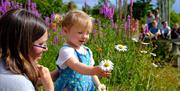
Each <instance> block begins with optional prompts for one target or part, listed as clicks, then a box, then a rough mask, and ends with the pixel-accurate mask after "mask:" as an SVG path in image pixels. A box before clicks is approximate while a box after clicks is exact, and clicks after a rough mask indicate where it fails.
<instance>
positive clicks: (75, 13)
mask: <svg viewBox="0 0 180 91" xmlns="http://www.w3.org/2000/svg"><path fill="white" fill-rule="evenodd" d="M72 26H78V27H81V29H82V30H84V31H89V32H91V31H92V20H91V17H90V16H89V15H88V14H86V13H85V12H83V11H80V10H72V11H69V12H68V13H67V14H66V15H65V17H64V19H63V21H62V27H63V28H67V29H68V30H70V28H71V27H72Z"/></svg>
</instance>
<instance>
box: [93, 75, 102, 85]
mask: <svg viewBox="0 0 180 91" xmlns="http://www.w3.org/2000/svg"><path fill="white" fill-rule="evenodd" d="M92 78H93V82H94V84H95V86H96V88H98V86H99V85H100V84H101V83H100V81H99V78H98V76H96V75H94V76H92Z"/></svg>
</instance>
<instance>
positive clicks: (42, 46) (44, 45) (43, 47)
mask: <svg viewBox="0 0 180 91" xmlns="http://www.w3.org/2000/svg"><path fill="white" fill-rule="evenodd" d="M33 46H35V47H39V48H42V49H47V48H48V47H47V44H43V45H37V44H33Z"/></svg>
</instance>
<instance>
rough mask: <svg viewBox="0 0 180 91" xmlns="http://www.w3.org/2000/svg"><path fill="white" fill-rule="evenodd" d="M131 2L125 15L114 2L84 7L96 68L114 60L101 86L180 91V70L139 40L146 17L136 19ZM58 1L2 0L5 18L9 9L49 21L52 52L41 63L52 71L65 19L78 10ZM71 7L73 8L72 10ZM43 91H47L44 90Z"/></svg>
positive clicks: (110, 90) (130, 90)
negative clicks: (74, 10) (90, 22)
mask: <svg viewBox="0 0 180 91" xmlns="http://www.w3.org/2000/svg"><path fill="white" fill-rule="evenodd" d="M52 1H54V2H55V1H56V0H52ZM85 1H86V0H85ZM117 1H118V0H117ZM119 1H121V0H119ZM122 1H124V0H122ZM130 1H131V2H130V3H129V5H127V7H129V8H127V9H126V8H125V9H120V10H122V11H123V13H124V14H121V16H120V15H118V14H119V13H120V12H118V11H117V10H118V9H117V7H115V6H113V5H112V4H111V3H110V0H99V2H100V4H98V5H97V6H95V7H94V8H89V7H88V6H87V7H83V8H84V10H86V12H87V13H88V14H89V15H90V17H92V22H93V26H94V28H93V32H92V33H91V35H90V39H89V41H88V42H87V43H86V46H88V47H89V48H90V49H91V50H92V52H93V57H94V60H95V65H99V64H100V63H101V61H103V60H110V61H111V62H112V63H110V64H111V65H112V64H113V67H112V68H109V69H111V72H112V75H111V76H110V77H109V78H103V77H100V81H101V83H102V84H104V85H106V87H107V91H180V69H179V68H178V67H173V66H172V62H171V61H170V62H169V61H168V62H166V61H164V60H166V58H164V57H162V56H161V55H159V54H158V53H157V52H156V53H155V52H154V48H155V47H154V45H153V44H152V42H151V41H147V42H146V41H144V42H142V41H139V33H140V31H141V24H143V23H144V21H145V17H146V16H144V17H143V16H142V17H141V16H139V18H141V19H139V20H136V19H134V18H133V14H134V13H133V11H134V9H133V8H134V7H133V2H132V1H133V0H130ZM137 1H143V0H137ZM57 2H58V1H57ZM57 2H55V3H53V2H50V1H49V2H48V1H46V3H45V2H44V3H42V2H41V1H39V0H33V1H31V0H27V2H21V0H19V2H18V0H17V2H15V1H14V0H1V6H0V14H1V15H3V14H4V13H5V12H6V11H7V10H9V9H12V8H19V7H20V8H26V9H28V10H30V11H32V12H33V13H34V14H35V15H37V16H40V17H42V18H43V19H44V20H45V21H46V22H47V24H48V25H49V27H50V28H49V30H48V31H49V39H48V51H47V52H46V53H44V55H43V57H42V59H41V61H40V64H42V65H44V66H46V67H48V68H49V69H50V71H53V70H55V69H57V66H56V63H55V62H56V58H57V55H58V52H59V49H60V48H61V47H62V45H63V43H64V39H63V36H62V33H61V30H62V29H61V21H62V19H63V16H64V14H65V13H66V12H67V11H68V9H75V8H76V7H75V6H73V5H75V3H73V5H72V3H71V4H70V3H68V4H67V3H62V1H61V0H59V2H61V3H57ZM48 3H49V5H53V6H52V7H51V8H49V9H51V10H52V11H51V12H50V10H48V9H46V10H48V11H47V12H45V10H44V9H43V8H42V7H43V5H45V6H46V5H47V6H48ZM145 3H147V2H145ZM24 4H26V5H24ZM41 4H42V5H41ZM56 4H57V5H58V4H59V5H61V6H59V7H61V9H60V10H59V11H58V10H57V8H55V5H56ZM69 5H71V7H70V8H69ZM134 5H135V4H134ZM53 7H54V8H53ZM56 7H58V6H56ZM41 8H42V9H41ZM146 11H148V10H146ZM49 12H50V13H49ZM143 13H144V12H143ZM134 16H135V15H134ZM179 17H180V16H179ZM171 23H173V21H172V22H171ZM161 51H163V50H161ZM167 60H168V59H167ZM156 62H160V63H162V64H163V66H162V67H161V66H157V67H156V66H154V65H157V64H153V63H156ZM104 65H105V64H104ZM106 66H107V65H106ZM40 90H42V91H43V88H40ZM97 91H98V90H97Z"/></svg>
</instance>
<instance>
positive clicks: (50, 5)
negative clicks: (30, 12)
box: [34, 0, 67, 16]
mask: <svg viewBox="0 0 180 91" xmlns="http://www.w3.org/2000/svg"><path fill="white" fill-rule="evenodd" d="M34 2H36V4H37V6H38V7H37V8H38V10H39V11H40V12H41V14H42V16H50V15H51V14H52V13H53V12H55V13H62V12H65V11H66V10H67V6H64V4H63V2H62V0H34Z"/></svg>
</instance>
